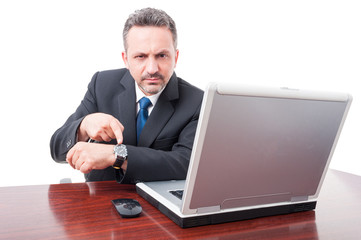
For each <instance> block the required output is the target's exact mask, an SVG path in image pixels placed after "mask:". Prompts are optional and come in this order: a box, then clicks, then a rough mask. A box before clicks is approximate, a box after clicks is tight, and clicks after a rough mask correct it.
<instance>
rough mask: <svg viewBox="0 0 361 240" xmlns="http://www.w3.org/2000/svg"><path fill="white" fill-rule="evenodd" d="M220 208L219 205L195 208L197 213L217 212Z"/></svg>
mask: <svg viewBox="0 0 361 240" xmlns="http://www.w3.org/2000/svg"><path fill="white" fill-rule="evenodd" d="M220 210H221V206H211V207H201V208H197V213H209V212H219V211H220Z"/></svg>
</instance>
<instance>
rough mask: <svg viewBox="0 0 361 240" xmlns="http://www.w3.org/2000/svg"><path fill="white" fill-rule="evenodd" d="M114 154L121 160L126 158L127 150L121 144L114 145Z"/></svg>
mask: <svg viewBox="0 0 361 240" xmlns="http://www.w3.org/2000/svg"><path fill="white" fill-rule="evenodd" d="M114 152H115V154H116V155H118V156H120V157H123V158H125V157H127V156H128V152H127V148H126V147H125V145H123V144H119V145H116V146H115V147H114Z"/></svg>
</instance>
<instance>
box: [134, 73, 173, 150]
mask: <svg viewBox="0 0 361 240" xmlns="http://www.w3.org/2000/svg"><path fill="white" fill-rule="evenodd" d="M178 98H179V93H178V80H177V76H176V75H175V73H173V75H172V77H171V79H170V80H169V82H168V84H167V86H166V88H165V89H164V91H163V92H162V94H161V95H160V96H159V99H158V101H157V104H156V105H155V107H154V109H153V111H152V113H151V114H150V115H149V118H148V120H147V122H146V123H145V125H144V128H143V130H142V132H141V134H140V137H139V142H138V146H143V147H150V146H151V144H152V143H153V142H154V140H155V139H156V138H157V136H158V135H159V133H160V132H161V131H162V129H163V128H164V126H165V125H166V124H167V122H168V121H169V119H170V118H171V117H172V115H173V113H174V106H173V103H172V101H173V100H176V99H178Z"/></svg>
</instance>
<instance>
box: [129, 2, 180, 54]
mask: <svg viewBox="0 0 361 240" xmlns="http://www.w3.org/2000/svg"><path fill="white" fill-rule="evenodd" d="M133 26H141V27H142V26H154V27H167V28H168V29H169V30H170V31H171V33H172V36H173V45H174V48H175V49H177V28H176V26H175V22H174V21H173V19H172V18H171V17H170V16H169V15H168V14H167V13H166V12H164V11H163V10H159V9H154V8H143V9H140V10H137V11H135V12H134V13H132V14H130V15H129V17H128V19H127V21H126V22H125V24H124V29H123V44H124V49H125V51H127V49H128V43H127V36H128V33H129V30H130V29H131V28H132V27H133Z"/></svg>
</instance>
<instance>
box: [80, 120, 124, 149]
mask: <svg viewBox="0 0 361 240" xmlns="http://www.w3.org/2000/svg"><path fill="white" fill-rule="evenodd" d="M123 131H124V126H123V125H122V124H121V123H120V122H119V120H118V119H116V118H115V117H113V116H112V115H109V114H105V113H93V114H89V115H88V116H86V117H85V118H84V119H83V121H82V122H81V124H80V127H79V129H78V140H79V141H84V142H86V141H88V140H89V138H90V139H93V140H96V141H99V142H110V141H111V140H112V139H116V140H117V143H118V144H120V143H122V142H123Z"/></svg>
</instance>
